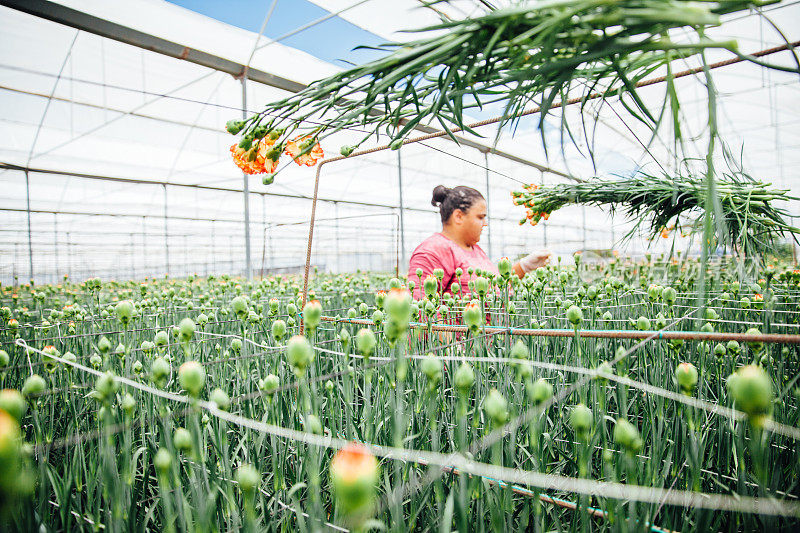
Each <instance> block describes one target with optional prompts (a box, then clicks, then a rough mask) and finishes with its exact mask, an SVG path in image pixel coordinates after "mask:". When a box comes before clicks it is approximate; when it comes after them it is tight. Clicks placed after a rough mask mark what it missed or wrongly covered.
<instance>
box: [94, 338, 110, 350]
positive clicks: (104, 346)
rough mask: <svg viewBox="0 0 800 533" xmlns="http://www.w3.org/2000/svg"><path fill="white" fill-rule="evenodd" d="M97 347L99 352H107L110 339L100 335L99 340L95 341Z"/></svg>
mask: <svg viewBox="0 0 800 533" xmlns="http://www.w3.org/2000/svg"><path fill="white" fill-rule="evenodd" d="M97 349H98V350H100V353H101V354H107V353H108V351H109V350H110V349H111V341H110V340H108V337H106V336H105V335H103V336H102V337H100V340H99V341H98V342H97Z"/></svg>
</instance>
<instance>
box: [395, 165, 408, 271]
mask: <svg viewBox="0 0 800 533" xmlns="http://www.w3.org/2000/svg"><path fill="white" fill-rule="evenodd" d="M397 185H398V188H399V189H400V263H402V264H404V265H405V264H406V225H405V217H404V216H403V213H404V211H405V204H403V163H402V161H401V160H400V150H398V151H397Z"/></svg>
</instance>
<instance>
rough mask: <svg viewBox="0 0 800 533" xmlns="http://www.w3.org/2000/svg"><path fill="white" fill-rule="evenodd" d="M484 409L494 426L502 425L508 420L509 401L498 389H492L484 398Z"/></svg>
mask: <svg viewBox="0 0 800 533" xmlns="http://www.w3.org/2000/svg"><path fill="white" fill-rule="evenodd" d="M483 410H484V411H486V415H487V416H488V417H489V419H490V420H491V421H492V424H493V425H494V427H500V426H502V425H503V424H505V423H506V420H508V402H507V401H506V399H505V398H504V397H503V395H502V394H500V392H499V391H498V390H497V389H492V390H490V391H489V394H487V395H486V398H485V399H484V400H483Z"/></svg>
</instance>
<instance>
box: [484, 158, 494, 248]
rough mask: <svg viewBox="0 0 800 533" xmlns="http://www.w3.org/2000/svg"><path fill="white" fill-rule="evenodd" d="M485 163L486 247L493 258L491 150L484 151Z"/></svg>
mask: <svg viewBox="0 0 800 533" xmlns="http://www.w3.org/2000/svg"><path fill="white" fill-rule="evenodd" d="M483 163H484V165H483V166H484V167H485V171H486V224H488V225H489V228H488V231H487V235H486V243H487V246H486V249H487V250H489V259H491V258H492V257H494V256H493V255H492V224H491V223H490V222H489V217H490V216H491V212H492V211H491V209H490V208H489V152H483Z"/></svg>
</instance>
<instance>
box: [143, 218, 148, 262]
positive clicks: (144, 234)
mask: <svg viewBox="0 0 800 533" xmlns="http://www.w3.org/2000/svg"><path fill="white" fill-rule="evenodd" d="M145 222H146V219H145V217H142V272H145V273H146V272H147V228H146V226H145ZM145 275H147V274H145Z"/></svg>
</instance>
